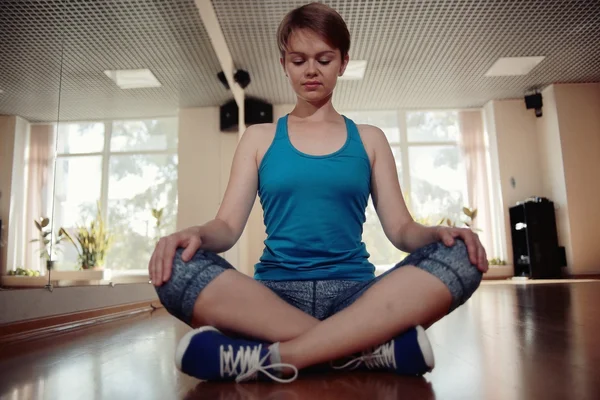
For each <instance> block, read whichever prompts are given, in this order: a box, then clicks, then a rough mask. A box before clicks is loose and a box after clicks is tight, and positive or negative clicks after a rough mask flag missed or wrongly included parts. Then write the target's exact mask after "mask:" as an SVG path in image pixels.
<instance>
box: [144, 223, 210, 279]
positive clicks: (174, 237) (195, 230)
mask: <svg viewBox="0 0 600 400" xmlns="http://www.w3.org/2000/svg"><path fill="white" fill-rule="evenodd" d="M200 246H202V227H200V226H193V227H190V228H186V229H184V230H181V231H179V232H175V233H173V234H171V235H169V236H166V237H163V238H161V239H160V240H159V241H158V244H157V245H156V247H155V248H154V253H152V257H151V258H150V262H149V263H148V274H149V275H150V280H151V281H152V283H153V284H154V286H160V285H162V284H163V283H164V282H167V281H168V280H169V279H170V278H171V271H172V269H173V260H174V259H175V252H176V251H177V249H178V248H180V247H183V248H185V250H184V251H183V254H182V256H181V258H182V260H183V261H185V262H187V261H189V260H191V259H192V257H193V256H194V254H196V251H198V249H200Z"/></svg>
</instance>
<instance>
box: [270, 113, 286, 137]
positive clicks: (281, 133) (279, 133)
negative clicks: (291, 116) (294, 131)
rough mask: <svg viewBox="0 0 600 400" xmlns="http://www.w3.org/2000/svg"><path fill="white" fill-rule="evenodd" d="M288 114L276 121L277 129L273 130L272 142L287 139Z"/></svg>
mask: <svg viewBox="0 0 600 400" xmlns="http://www.w3.org/2000/svg"><path fill="white" fill-rule="evenodd" d="M287 122H288V114H286V115H284V116H283V117H281V118H279V119H278V120H277V128H276V130H275V137H274V138H273V141H277V140H281V139H285V138H286V137H287V134H288V132H287V129H288V123H287Z"/></svg>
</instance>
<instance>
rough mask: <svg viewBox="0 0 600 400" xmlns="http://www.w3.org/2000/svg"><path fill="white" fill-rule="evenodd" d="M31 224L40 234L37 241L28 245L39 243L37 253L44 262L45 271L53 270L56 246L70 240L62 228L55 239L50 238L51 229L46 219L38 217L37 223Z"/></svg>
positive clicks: (57, 248)
mask: <svg viewBox="0 0 600 400" xmlns="http://www.w3.org/2000/svg"><path fill="white" fill-rule="evenodd" d="M33 223H34V224H35V227H36V228H37V230H38V231H39V233H40V238H39V239H33V240H31V241H30V243H34V242H40V243H41V244H42V246H41V248H40V250H39V252H40V258H43V259H45V260H46V269H47V270H48V271H50V270H52V269H53V268H54V259H55V256H56V254H57V253H58V251H59V247H58V245H59V244H60V243H61V242H62V241H63V240H65V239H70V237H69V235H68V233H67V231H65V230H64V229H63V228H60V229H59V230H58V235H56V237H55V238H53V237H52V236H53V235H52V227H51V225H50V219H49V218H47V217H40V219H39V221H38V220H34V221H33Z"/></svg>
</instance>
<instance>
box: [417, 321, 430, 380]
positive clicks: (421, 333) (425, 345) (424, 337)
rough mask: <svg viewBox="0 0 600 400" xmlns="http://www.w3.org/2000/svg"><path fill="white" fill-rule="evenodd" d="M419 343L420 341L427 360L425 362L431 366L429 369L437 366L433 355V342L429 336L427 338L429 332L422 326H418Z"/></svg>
mask: <svg viewBox="0 0 600 400" xmlns="http://www.w3.org/2000/svg"><path fill="white" fill-rule="evenodd" d="M416 329H417V343H419V347H420V348H421V353H423V359H424V360H425V364H427V366H428V367H429V371H431V370H432V369H433V367H435V357H434V356H433V349H432V348H431V342H429V338H427V334H426V333H425V329H423V327H422V326H420V325H419V326H417V328H416Z"/></svg>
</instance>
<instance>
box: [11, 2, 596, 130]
mask: <svg viewBox="0 0 600 400" xmlns="http://www.w3.org/2000/svg"><path fill="white" fill-rule="evenodd" d="M212 3H213V6H214V8H215V11H216V14H217V18H218V22H219V24H220V25H221V29H222V31H223V34H224V36H225V39H226V42H227V45H228V47H229V50H230V52H231V54H232V57H233V60H234V62H235V65H236V67H237V68H242V69H245V70H248V71H249V72H250V74H251V78H252V83H251V84H250V86H248V88H247V89H246V93H247V95H250V96H254V97H259V98H262V99H264V100H266V101H268V102H270V103H273V104H281V103H293V102H294V99H295V97H294V94H293V92H292V91H291V90H290V89H289V86H288V83H287V81H286V79H285V75H284V74H283V72H282V71H281V69H280V66H279V62H278V57H279V55H278V51H277V44H276V38H275V33H276V30H277V26H278V24H279V22H280V20H281V19H282V17H283V16H284V15H285V13H286V12H287V11H289V10H290V9H292V8H294V7H296V6H299V5H302V4H305V3H306V2H305V1H295V0H288V1H274V0H262V1H259V0H255V1H249V0H213V1H212ZM325 3H327V4H329V5H331V6H332V7H334V8H335V9H337V10H338V11H339V12H340V14H341V15H342V16H343V17H344V19H345V20H346V22H347V24H348V27H349V29H350V32H351V35H352V38H353V43H352V47H351V49H350V57H351V58H353V59H365V60H368V62H369V65H368V67H367V71H366V74H365V78H364V79H363V80H362V81H340V82H339V83H338V88H337V90H336V95H335V97H334V103H335V105H336V106H337V107H338V108H340V109H344V110H359V109H395V108H462V107H479V106H482V105H483V104H485V103H486V102H487V101H489V100H491V99H503V98H519V97H522V96H523V94H524V93H525V92H526V91H527V90H529V89H532V88H543V87H545V86H547V85H548V84H551V83H555V82H598V81H600V40H599V39H598V38H600V1H598V0H572V1H566V0H535V1H534V0H478V1H475V0H453V1H450V0H437V1H435V0H431V1H420V0H411V1H407V0H404V1H385V0H380V1H361V0H337V1H336V0H333V1H325ZM0 37H1V38H2V40H0V90H2V91H3V92H4V93H0V114H16V115H21V116H23V117H24V118H26V119H29V120H31V121H52V120H56V119H57V118H60V119H61V120H72V119H109V118H127V117H132V116H136V117H142V116H162V115H173V114H175V113H176V110H177V109H178V108H180V107H189V106H210V105H212V106H217V105H221V104H223V103H224V102H226V101H227V100H229V99H230V98H231V97H232V96H231V93H230V92H229V91H227V90H226V89H225V88H224V87H223V86H222V85H221V84H220V82H219V81H218V80H217V78H216V75H217V73H218V72H219V71H220V70H221V67H220V64H219V61H218V59H217V57H216V55H215V52H214V50H213V48H212V46H211V44H210V41H209V38H208V34H207V32H206V30H205V28H204V27H203V24H202V21H201V19H200V16H199V13H198V11H197V9H196V6H195V4H194V2H193V0H169V1H149V0H144V1H141V0H137V1H117V0H111V1H109V0H98V1H77V2H74V1H73V2H62V1H2V2H0ZM540 55H541V56H545V57H546V58H545V60H544V61H543V62H542V63H541V64H540V65H538V66H537V67H536V68H535V69H534V70H533V71H532V72H531V73H530V74H528V75H526V76H520V77H485V76H484V75H485V72H486V71H487V70H488V69H489V67H490V66H491V65H492V64H493V63H494V62H495V61H496V60H497V59H498V58H499V57H516V56H540ZM61 61H62V62H61ZM130 68H131V69H133V68H149V69H150V70H152V72H153V73H154V74H155V75H156V77H157V78H158V80H159V81H160V82H161V83H162V87H160V88H148V89H129V90H121V89H119V88H118V87H116V86H115V84H114V83H113V82H112V81H111V80H110V79H108V77H107V76H106V75H104V73H103V71H104V70H107V69H130ZM59 88H60V91H59ZM59 101H60V110H59ZM59 111H60V112H59Z"/></svg>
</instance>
